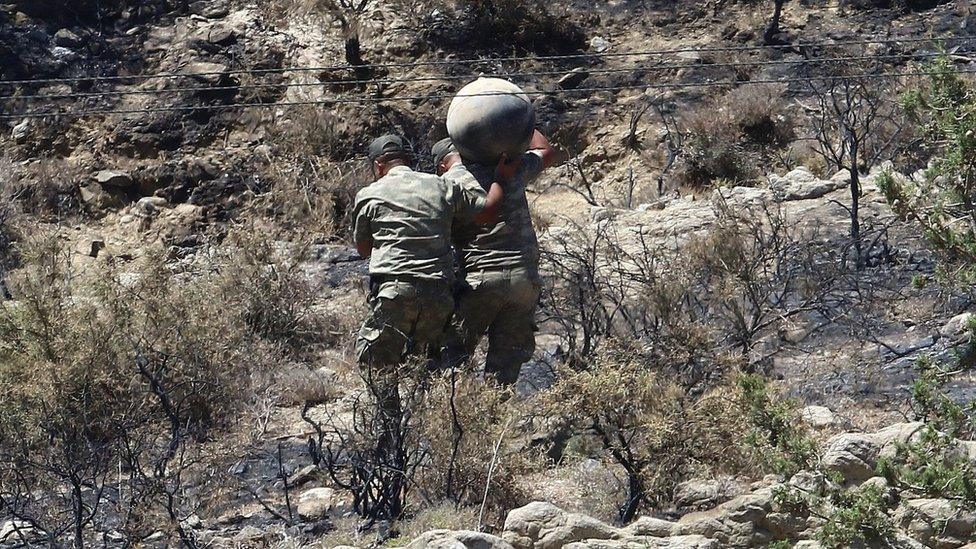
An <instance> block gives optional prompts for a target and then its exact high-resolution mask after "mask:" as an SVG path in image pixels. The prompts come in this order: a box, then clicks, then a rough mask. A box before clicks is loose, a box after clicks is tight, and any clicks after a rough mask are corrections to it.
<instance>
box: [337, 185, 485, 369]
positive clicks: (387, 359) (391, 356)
mask: <svg viewBox="0 0 976 549" xmlns="http://www.w3.org/2000/svg"><path fill="white" fill-rule="evenodd" d="M486 200H487V198H486V193H485V191H484V190H483V189H480V188H478V189H474V188H467V189H462V188H461V187H460V186H458V185H456V184H449V183H448V182H447V181H445V180H444V179H442V178H440V177H437V176H434V175H428V174H423V173H419V172H415V171H413V170H411V169H410V168H407V167H406V166H397V167H394V168H393V169H391V170H390V171H389V173H388V174H387V175H386V176H384V177H383V178H381V179H379V180H378V181H376V182H375V183H373V184H371V185H369V186H368V187H366V188H364V189H363V190H361V191H360V192H359V194H357V195H356V202H355V207H354V211H353V216H354V226H353V232H354V236H355V238H356V240H357V241H364V240H369V239H372V241H373V251H372V254H371V256H370V261H369V274H370V297H369V305H370V314H369V316H368V317H367V318H366V321H365V322H364V323H363V325H362V328H360V330H359V337H358V339H357V341H356V353H357V357H358V359H359V362H360V363H362V364H366V365H369V366H371V367H373V369H375V370H377V371H378V373H382V372H387V371H391V370H392V369H394V368H395V367H396V366H397V365H398V364H400V363H401V362H403V360H404V359H405V358H406V357H407V356H408V355H411V354H414V353H421V352H425V351H426V352H434V351H436V350H438V348H439V346H440V344H441V342H442V341H443V335H444V331H445V328H446V327H447V324H448V322H449V320H450V315H451V312H452V309H453V305H454V300H453V299H452V294H451V284H452V281H453V279H454V276H453V256H452V253H451V225H452V222H453V220H454V219H455V218H456V217H459V216H467V217H471V216H473V215H475V214H476V213H478V212H480V211H481V210H483V209H484V208H485V203H486Z"/></svg>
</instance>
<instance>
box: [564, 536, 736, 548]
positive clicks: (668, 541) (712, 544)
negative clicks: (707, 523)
mask: <svg viewBox="0 0 976 549" xmlns="http://www.w3.org/2000/svg"><path fill="white" fill-rule="evenodd" d="M720 547H722V545H721V544H720V543H719V542H717V541H715V540H713V539H708V538H706V537H702V536H673V537H668V538H627V539H621V540H585V541H577V542H573V543H570V544H568V545H566V546H564V548H563V549H648V548H654V549H719V548H720Z"/></svg>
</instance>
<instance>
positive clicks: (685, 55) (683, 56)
mask: <svg viewBox="0 0 976 549" xmlns="http://www.w3.org/2000/svg"><path fill="white" fill-rule="evenodd" d="M675 57H677V58H678V59H680V60H681V61H682V62H683V63H690V64H692V65H697V64H698V63H701V62H702V56H701V54H700V53H698V52H697V51H679V52H678V53H677V54H676V55H675Z"/></svg>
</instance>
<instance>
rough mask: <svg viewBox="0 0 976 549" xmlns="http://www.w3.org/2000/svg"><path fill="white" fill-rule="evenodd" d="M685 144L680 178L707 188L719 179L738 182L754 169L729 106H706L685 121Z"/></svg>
mask: <svg viewBox="0 0 976 549" xmlns="http://www.w3.org/2000/svg"><path fill="white" fill-rule="evenodd" d="M683 132H684V133H685V137H684V146H683V149H682V152H681V156H680V159H679V162H678V167H677V170H676V176H677V178H678V181H679V182H681V183H682V184H684V185H688V186H690V187H693V188H703V187H707V186H709V185H711V184H712V183H713V182H714V181H715V180H718V179H727V180H730V181H738V180H741V179H747V178H749V177H751V176H752V175H753V174H752V171H751V169H750V168H749V162H748V160H747V158H746V151H745V149H744V148H743V145H742V139H741V137H742V135H741V133H740V130H739V128H738V127H737V126H736V125H735V122H734V119H733V117H732V115H731V113H730V112H729V110H728V109H719V110H718V111H716V110H715V109H714V108H711V107H709V108H703V109H699V110H697V111H695V112H693V113H692V114H691V115H690V116H688V117H687V118H686V119H685V120H684V128H683Z"/></svg>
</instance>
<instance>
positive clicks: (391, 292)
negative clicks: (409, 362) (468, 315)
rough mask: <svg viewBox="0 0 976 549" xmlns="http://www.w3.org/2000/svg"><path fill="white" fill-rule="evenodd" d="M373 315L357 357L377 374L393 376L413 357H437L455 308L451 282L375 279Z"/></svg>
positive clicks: (365, 325)
mask: <svg viewBox="0 0 976 549" xmlns="http://www.w3.org/2000/svg"><path fill="white" fill-rule="evenodd" d="M370 286H371V287H370V297H369V307H370V312H369V315H368V316H367V317H366V320H365V321H364V322H363V325H362V327H361V328H360V329H359V337H358V338H357V339H356V355H357V358H358V360H359V363H360V364H362V365H364V366H368V367H369V368H370V369H372V370H373V373H374V374H380V373H391V372H392V371H395V370H396V367H397V366H398V365H400V364H402V363H403V362H404V361H405V360H406V359H407V358H408V357H411V356H436V354H437V353H438V352H439V351H440V346H441V344H442V343H443V341H444V336H445V332H446V328H447V324H448V322H449V321H450V318H451V312H452V310H453V308H454V299H453V296H452V295H451V289H450V288H451V287H450V285H449V284H448V283H447V282H439V281H417V280H389V279H374V280H373V281H372V282H371V283H370Z"/></svg>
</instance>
